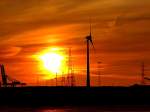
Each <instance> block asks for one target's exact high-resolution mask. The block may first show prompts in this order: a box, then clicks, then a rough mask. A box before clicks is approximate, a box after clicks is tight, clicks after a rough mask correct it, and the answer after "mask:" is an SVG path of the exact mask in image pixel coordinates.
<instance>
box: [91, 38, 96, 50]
mask: <svg viewBox="0 0 150 112" xmlns="http://www.w3.org/2000/svg"><path fill="white" fill-rule="evenodd" d="M90 42H91V44H92V47H93V49H94V51H95V52H96V50H95V47H94V43H93V41H92V39H90Z"/></svg>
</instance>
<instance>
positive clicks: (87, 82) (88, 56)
mask: <svg viewBox="0 0 150 112" xmlns="http://www.w3.org/2000/svg"><path fill="white" fill-rule="evenodd" d="M86 42H87V79H86V80H87V81H86V86H87V87H90V46H89V45H90V43H91V44H92V46H93V48H94V44H93V41H92V34H91V21H90V34H89V35H88V36H86Z"/></svg>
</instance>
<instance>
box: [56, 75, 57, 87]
mask: <svg viewBox="0 0 150 112" xmlns="http://www.w3.org/2000/svg"><path fill="white" fill-rule="evenodd" d="M56 86H57V72H56Z"/></svg>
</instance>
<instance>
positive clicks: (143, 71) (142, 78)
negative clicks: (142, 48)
mask: <svg viewBox="0 0 150 112" xmlns="http://www.w3.org/2000/svg"><path fill="white" fill-rule="evenodd" d="M141 67H142V72H141V84H142V85H145V80H144V79H145V64H144V62H142V65H141Z"/></svg>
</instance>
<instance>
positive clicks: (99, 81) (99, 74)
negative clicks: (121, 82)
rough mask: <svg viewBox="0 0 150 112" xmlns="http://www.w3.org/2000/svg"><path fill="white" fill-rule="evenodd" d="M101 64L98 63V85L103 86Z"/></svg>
mask: <svg viewBox="0 0 150 112" xmlns="http://www.w3.org/2000/svg"><path fill="white" fill-rule="evenodd" d="M100 64H101V62H100V61H98V85H99V86H101V71H100V69H101V66H100Z"/></svg>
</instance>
